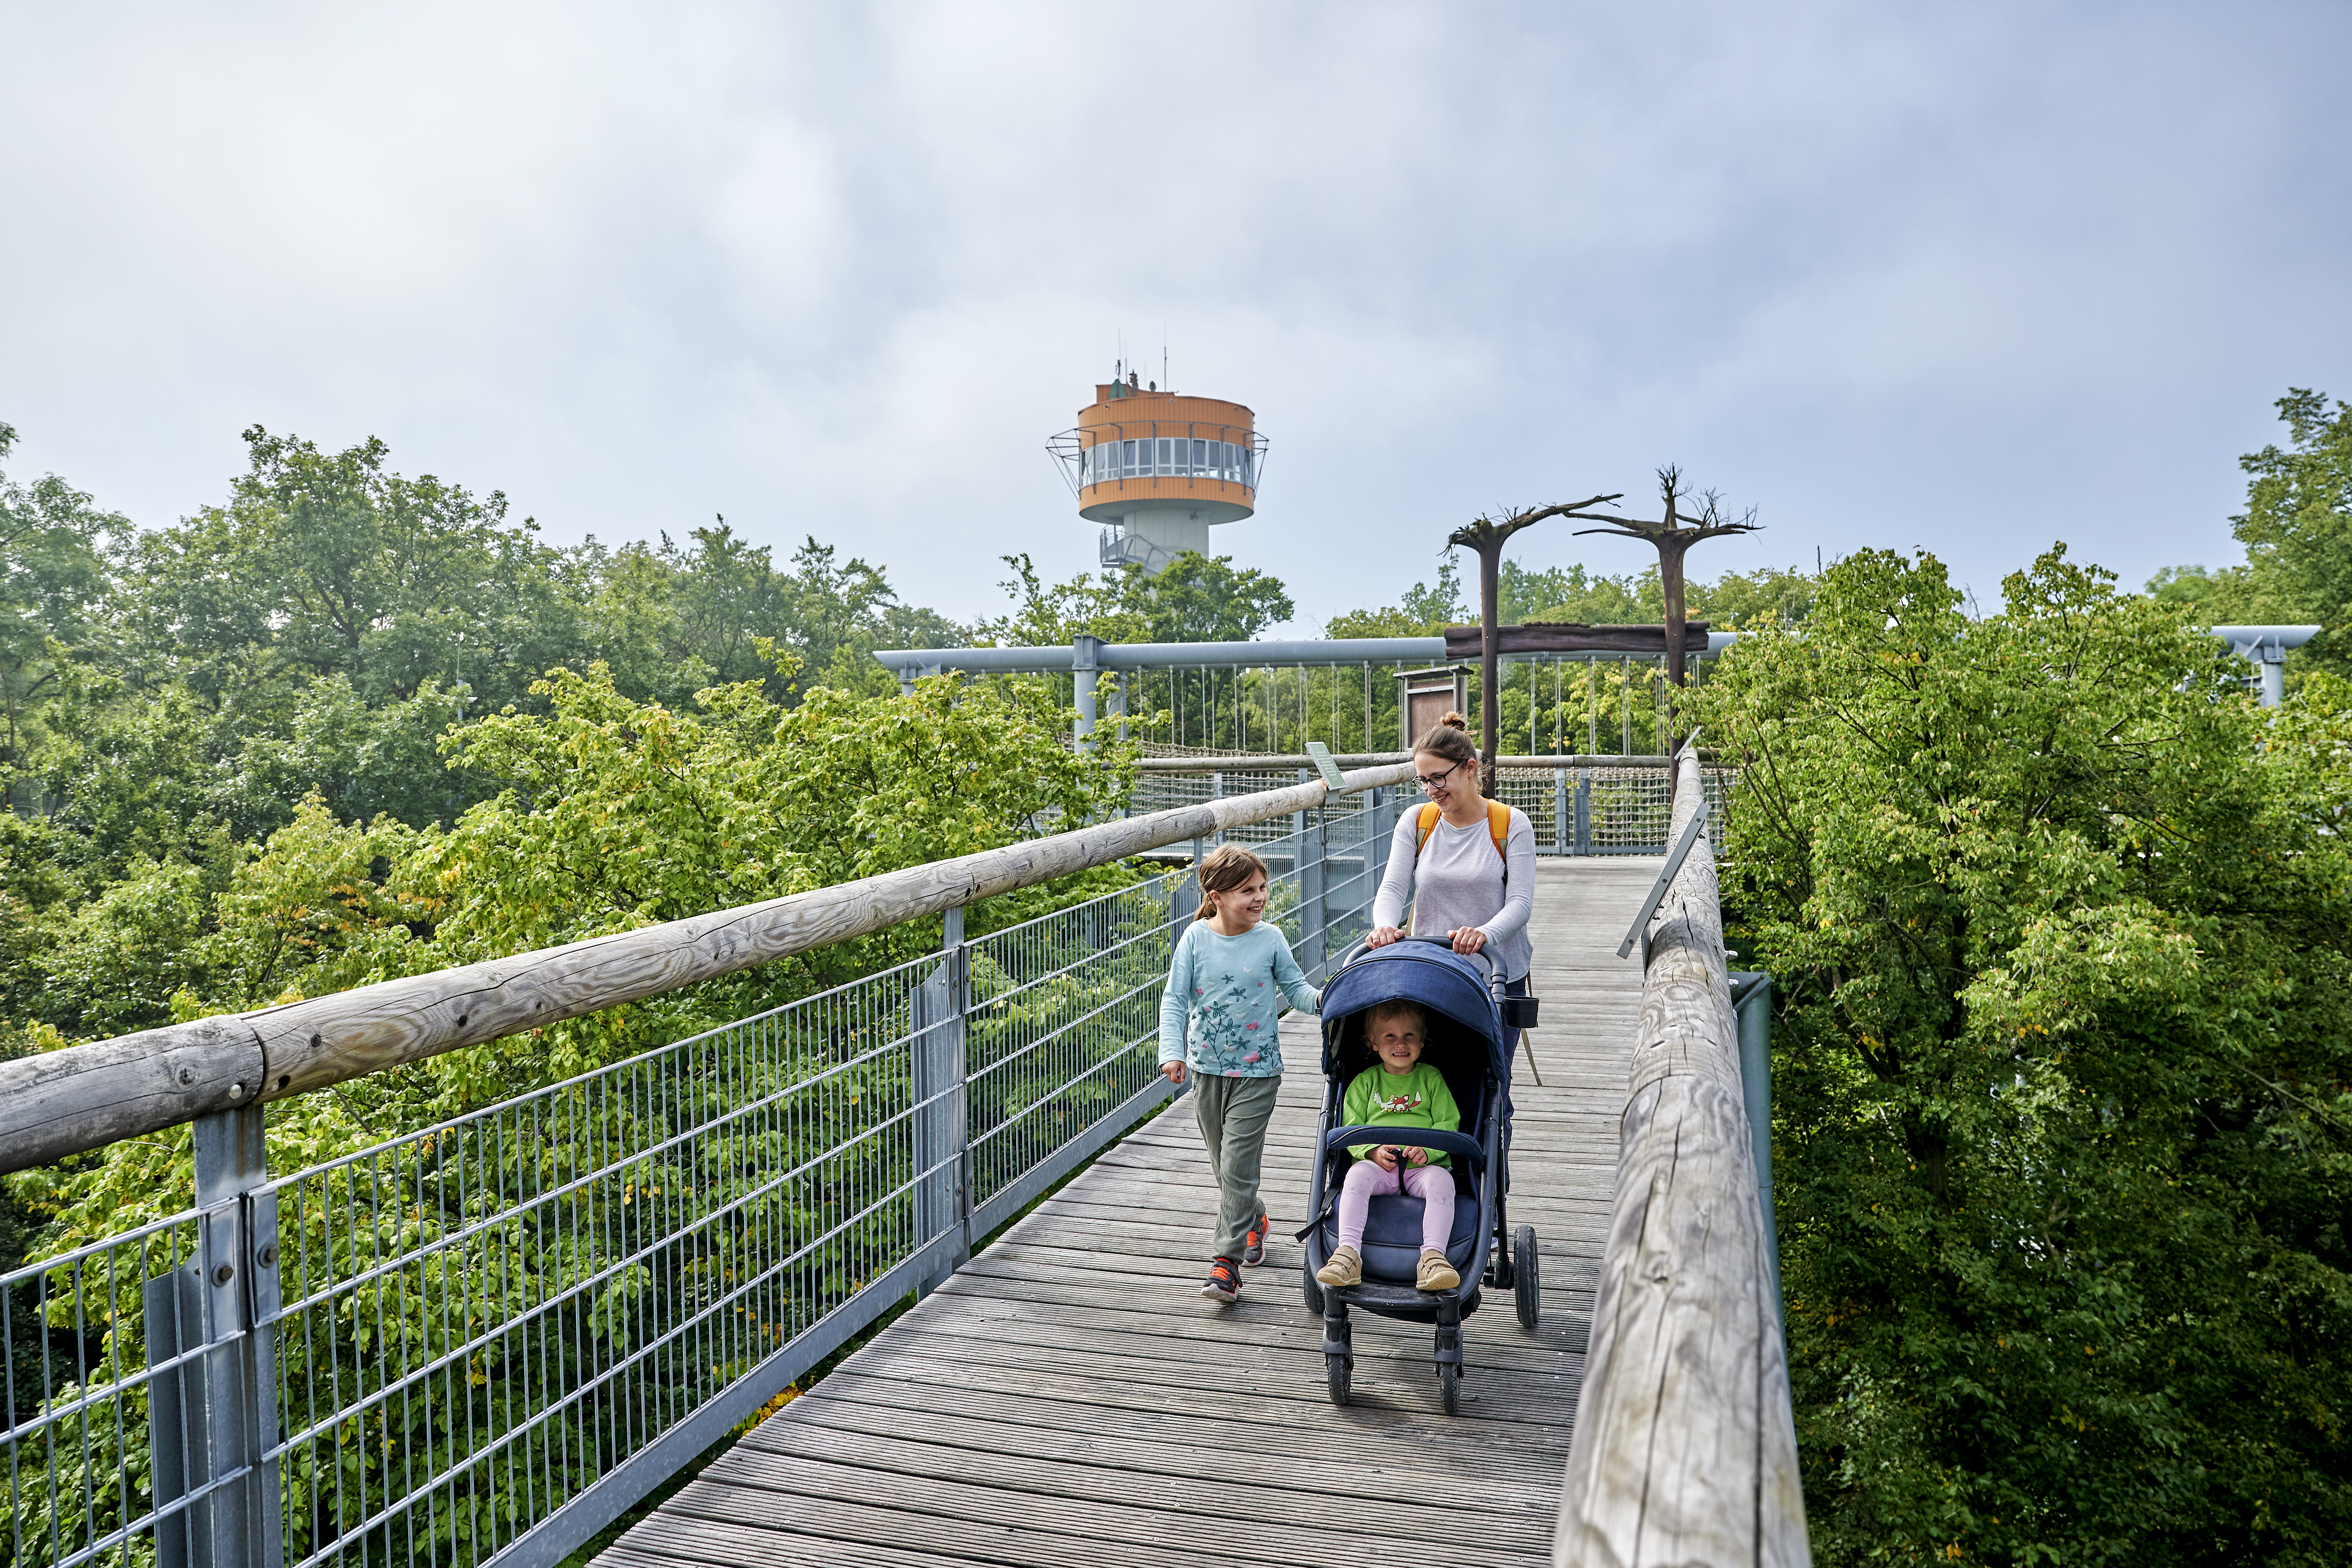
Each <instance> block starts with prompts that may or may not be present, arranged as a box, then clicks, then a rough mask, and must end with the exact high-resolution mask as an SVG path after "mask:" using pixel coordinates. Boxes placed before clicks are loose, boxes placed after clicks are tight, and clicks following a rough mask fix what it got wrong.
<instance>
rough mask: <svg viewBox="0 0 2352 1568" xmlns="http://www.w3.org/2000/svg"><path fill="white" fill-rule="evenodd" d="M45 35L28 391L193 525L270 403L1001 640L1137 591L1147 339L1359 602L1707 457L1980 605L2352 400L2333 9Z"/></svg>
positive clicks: (2, 172) (2199, 537)
mask: <svg viewBox="0 0 2352 1568" xmlns="http://www.w3.org/2000/svg"><path fill="white" fill-rule="evenodd" d="M0 26H4V27H5V29H6V32H5V40H0V41H5V47H0V139H5V145H6V146H7V147H9V148H10V149H11V150H12V153H13V155H12V156H11V157H10V158H8V159H7V160H5V163H0V214H5V223H6V225H7V232H8V236H9V241H10V242H9V243H8V244H6V245H5V246H0V289H5V299H6V300H7V301H8V309H7V310H5V312H0V418H5V419H7V420H9V421H10V422H11V423H13V424H15V425H16V426H18V427H19V429H20V430H21V431H22V432H23V435H24V444H23V447H22V448H21V450H20V452H19V455H18V466H19V468H28V469H37V468H54V469H56V470H58V471H60V472H63V473H66V474H68V476H69V477H71V478H72V479H75V480H76V481H77V482H78V483H80V484H82V485H84V486H85V487H87V488H89V489H93V490H95V491H97V492H98V493H99V494H100V497H101V499H102V500H105V501H107V502H108V504H110V505H114V506H119V507H121V508H123V509H124V510H128V511H130V512H131V514H132V515H133V516H134V517H137V518H138V519H140V520H141V521H144V522H147V523H150V524H155V523H161V522H165V521H170V520H171V519H173V518H174V517H177V516H179V515H182V514H184V513H185V512H187V511H189V510H193V509H194V508H195V507H197V506H200V505H203V504H205V503H206V502H209V501H211V500H216V499H218V497H219V496H220V495H221V494H222V493H223V492H224V490H225V489H226V479H228V477H229V475H230V474H232V473H233V472H235V471H236V468H239V467H240V466H241V452H240V450H239V448H238V446H237V442H236V432H237V431H238V430H239V429H241V428H242V427H243V426H246V425H247V424H249V423H252V422H255V421H260V422H262V423H264V424H267V425H268V426H271V427H272V428H275V429H286V430H293V431H297V432H299V433H301V434H304V435H307V436H310V437H313V438H315V439H318V440H320V441H322V442H328V443H336V444H341V443H346V442H350V441H355V440H358V439H360V438H362V437H365V436H367V435H370V434H376V435H381V436H383V437H384V438H385V439H387V440H388V441H389V442H390V443H391V444H392V446H393V448H394V460H395V462H396V463H398V464H399V465H400V466H401V467H402V468H405V469H408V470H410V471H425V470H429V471H433V472H436V473H438V474H441V475H442V476H443V477H445V478H451V479H458V480H461V481H463V482H465V483H467V484H468V485H470V486H472V487H474V488H476V489H493V488H499V489H505V490H507V491H508V492H509V495H510V496H511V497H512V498H513V499H514V501H515V504H516V506H517V507H518V509H519V510H523V511H528V512H531V513H534V514H536V515H537V516H538V517H539V518H540V520H541V523H542V525H543V527H544V528H545V529H546V531H547V533H548V535H549V536H550V537H551V538H555V539H566V538H577V537H580V536H582V535H584V534H587V533H591V532H593V533H595V534H598V535H600V536H601V537H603V538H604V539H606V540H614V539H618V538H626V537H638V536H644V535H647V534H650V533H651V532H653V531H656V530H659V529H668V530H669V531H672V532H673V533H676V532H678V531H682V530H683V529H685V528H688V527H690V526H692V525H694V524H695V523H698V522H700V521H707V520H708V518H709V515H710V514H711V513H712V512H714V511H724V512H725V513H726V514H727V516H728V518H729V520H730V521H731V522H734V523H736V524H737V525H738V526H739V527H741V528H743V529H745V530H746V531H749V532H751V533H752V534H753V535H754V536H756V537H759V538H761V539H764V540H768V541H770V542H774V543H776V544H778V545H779V546H781V547H784V548H789V547H790V546H791V545H793V544H794V543H796V542H798V540H799V538H800V537H801V536H802V535H803V534H804V533H814V534H816V535H818V536H819V537H820V538H822V539H824V540H827V541H829V542H835V543H838V544H840V545H842V546H844V547H845V549H847V550H849V551H852V552H857V553H861V554H865V555H866V556H868V557H869V558H871V559H876V560H878V561H880V562H882V563H886V564H887V566H888V567H889V569H890V572H891V574H892V577H893V580H894V581H895V582H896V583H898V584H899V585H900V587H901V589H902V590H903V591H904V592H905V594H906V595H908V597H909V598H911V599H914V600H917V601H919V602H928V603H932V604H936V605H940V607H942V608H945V609H948V610H950V611H951V612H953V613H958V614H963V615H972V614H978V613H982V612H985V611H988V610H990V609H992V608H993V607H994V600H995V590H994V587H993V584H994V583H995V581H996V579H997V577H998V576H999V575H1000V573H999V572H998V570H997V567H996V563H995V557H996V556H997V555H999V554H1003V553H1005V552H1012V551H1023V550H1025V551H1029V552H1033V553H1034V554H1035V555H1036V557H1037V558H1038V560H1039V562H1040V563H1041V565H1043V566H1044V567H1045V569H1047V570H1049V571H1052V572H1055V573H1057V574H1068V573H1073V572H1076V571H1078V570H1082V569H1086V568H1087V567H1089V566H1090V565H1091V564H1092V552H1093V539H1094V530H1093V529H1092V528H1091V527H1089V526H1088V525H1087V524H1085V523H1083V522H1081V521H1079V520H1078V519H1077V518H1076V515H1075V510H1074V508H1073V507H1072V505H1071V503H1070V500H1069V498H1068V495H1067V492H1066V489H1064V488H1063V486H1062V484H1061V481H1060V480H1059V479H1058V478H1057V477H1056V476H1055V473H1054V472H1053V469H1052V466H1051V464H1050V462H1049V461H1048V459H1047V458H1045V455H1044V452H1043V449H1042V448H1043V443H1044V441H1045V437H1047V436H1048V435H1050V434H1051V433H1052V432H1054V431H1055V430H1057V429H1061V428H1063V427H1065V426H1068V425H1069V424H1070V423H1072V422H1073V411H1074V410H1075V409H1076V407H1077V406H1078V405H1080V404H1081V403H1083V402H1084V401H1085V400H1086V399H1087V396H1088V395H1089V393H1088V389H1089V387H1090V386H1091V384H1093V383H1094V382H1095V381H1097V380H1098V379H1101V378H1102V377H1104V376H1106V375H1107V374H1108V372H1109V369H1110V363H1111V361H1112V359H1113V357H1114V356H1115V355H1117V354H1118V353H1119V352H1120V350H1121V348H1122V346H1123V347H1124V349H1125V351H1126V353H1128V355H1129V357H1130V358H1131V359H1132V360H1134V361H1135V362H1137V363H1139V364H1143V365H1147V366H1149V365H1152V364H1153V363H1155V362H1156V360H1157V356H1158V354H1159V353H1160V346H1161V342H1162V341H1163V335H1164V341H1165V342H1166V345H1167V352H1168V355H1169V361H1168V363H1169V365H1170V369H1171V374H1172V375H1173V377H1174V379H1175V380H1176V382H1177V383H1178V384H1181V385H1182V386H1185V387H1187V388H1188V389H1193V390H1199V391H1202V392H1207V393H1210V394H1213V395H1219V396H1224V397H1231V398H1234V399H1236V400H1238V401H1241V402H1244V403H1247V404H1249V405H1252V406H1253V407H1254V408H1255V409H1256V411H1257V413H1258V415H1259V417H1260V420H1261V424H1262V427H1263V428H1264V429H1265V430H1266V432H1267V433H1268V434H1269V435H1270V436H1271V437H1272V438H1273V441H1274V456H1273V460H1272V464H1271V467H1270V469H1269V477H1268V483H1267V485H1266V487H1265V492H1264V494H1263V496H1262V498H1261V500H1262V510H1261V511H1260V514H1259V516H1258V517H1256V518H1255V519H1252V520H1250V521H1246V522H1244V523H1240V524H1235V525H1233V526H1231V527H1228V528H1225V529H1222V530H1220V531H1219V546H1220V548H1222V549H1229V550H1231V551H1232V552H1234V554H1235V555H1237V556H1238V557H1239V558H1241V559H1242V560H1243V561H1244V562H1245V563H1250V564H1255V565H1261V566H1265V567H1266V568H1268V569H1270V570H1272V571H1275V572H1276V573H1277V574H1280V575H1282V576H1284V577H1285V578H1286V580H1288V581H1289V582H1290V583H1291V584H1292V586H1293V588H1294V591H1295V594H1296V596H1297V599H1298V601H1299V604H1300V606H1301V610H1302V613H1303V615H1305V616H1307V617H1310V618H1313V619H1320V618H1322V617H1325V616H1329V615H1331V614H1333V613H1336V612H1338V611H1339V610H1342V609H1345V608H1348V607H1350V606H1353V605H1360V604H1364V603H1369V602H1384V601H1387V600H1391V599H1393V597H1394V596H1395V595H1396V593H1397V592H1398V590H1399V589H1400V588H1402V586H1403V585H1404V584H1407V583H1409V582H1411V581H1412V580H1413V579H1414V578H1415V577H1417V576H1422V575H1425V574H1426V573H1427V572H1428V571H1429V570H1430V569H1431V567H1432V565H1433V557H1434V552H1435V549H1436V542H1437V541H1438V539H1440V538H1441V537H1442V535H1443V533H1444V531H1445V530H1446V529H1447V528H1449V527H1450V526H1452V525H1453V524H1454V522H1456V521H1460V520H1461V519H1462V518H1464V517H1465V516H1467V515H1470V514H1472V513H1475V512H1476V511H1478V510H1481V509H1483V508H1486V507H1488V506H1491V505H1495V504H1497V503H1501V502H1507V501H1514V500H1536V499H1539V498H1542V499H1548V498H1551V497H1554V496H1558V495H1566V494H1568V493H1570V492H1571V491H1573V492H1575V493H1579V494H1582V493H1589V492H1590V491H1591V490H1592V489H1628V490H1631V491H1633V492H1634V493H1635V494H1636V495H1638V494H1639V493H1640V492H1641V491H1642V490H1643V489H1645V488H1646V485H1647V482H1648V479H1647V476H1648V474H1649V472H1650V470H1651V469H1652V468H1654V467H1655V466H1657V465H1658V464H1660V463H1664V462H1669V461H1675V462H1680V463H1681V464H1682V465H1683V466H1684V467H1685V469H1686V470H1687V471H1689V472H1691V473H1692V474H1694V475H1695V476H1696V477H1697V478H1698V479H1700V481H1701V482H1702V483H1705V484H1709V485H1716V486H1719V487H1721V488H1722V489H1724V490H1725V491H1726V492H1727V495H1728V496H1729V497H1730V498H1732V499H1733V500H1736V501H1738V503H1739V504H1742V505H1745V504H1748V503H1750V502H1753V503H1755V504H1757V505H1759V507H1760V508H1761V509H1762V516H1763V520H1764V521H1766V522H1767V523H1768V524H1769V525H1770V526H1769V531H1767V532H1766V533H1764V534H1762V535H1759V536H1757V537H1756V538H1755V539H1753V540H1748V541H1737V542H1724V543H1722V544H1721V545H1718V546H1709V549H1710V550H1711V551H1715V552H1717V553H1716V555H1715V556H1714V558H1713V559H1712V560H1709V561H1706V562H1701V563H1697V565H1698V568H1699V569H1700V570H1702V571H1715V570H1721V569H1724V568H1727V567H1731V566H1740V565H1747V564H1752V563H1757V562H1761V561H1784V562H1785V561H1795V560H1803V559H1806V558H1808V557H1810V556H1811V553H1812V552H1813V550H1814V549H1815V548H1816V547H1820V548H1822V549H1823V550H1824V551H1825V552H1829V553H1837V552H1842V551H1844V550H1850V549H1853V548H1856V547H1858V546H1861V545H1864V544H1869V543H1885V544H1891V545H1897V546H1902V547H1909V546H1912V545H1926V546H1928V547H1932V548H1935V549H1937V551H1938V552H1940V553H1943V554H1945V555H1946V556H1947V558H1948V559H1949V560H1951V561H1952V562H1953V563H1954V564H1955V567H1956V569H1957V571H1958V574H1959V575H1960V576H1961V577H1963V578H1964V579H1966V580H1969V581H1972V582H1973V583H1975V584H1976V585H1977V586H1978V587H1979V591H1980V592H1985V593H1990V590H1991V588H1992V585H1993V584H1994V583H1995V582H1996V581H1997V579H1998V577H1999V575H2000V573H2001V572H2003V571H2005V570H2008V569H2010V568H2012V567H2014V566H2015V565H2017V564H2019V563H2022V562H2023V561H2024V560H2026V559H2027V558H2029V557H2030V556H2031V554H2032V553H2033V552H2034V551H2036V550H2038V549H2039V548H2040V547H2042V545H2043V544H2046V543H2047V542H2049V541H2050V540H2051V539H2053V538H2062V537H2063V538H2066V539H2068V540H2070V541H2072V542H2074V544H2075V546H2076V548H2077V552H2078V553H2081V554H2086V555H2089V556H2091V557H2093V558H2096V559H2104V560H2106V561H2107V562H2109V563H2111V564H2114V565H2116V566H2117V567H2119V568H2121V569H2122V570H2124V572H2125V574H2126V577H2127V579H2130V580H2135V581H2136V580H2137V578H2138V577H2140V576H2144V575H2145V574H2147V572H2148V571H2151V570H2153V569H2154V568H2155V567H2156V566H2158V565H2161V564H2164V563H2168V562H2173V561H2179V560H2218V559H2221V558H2223V557H2224V556H2226V555H2227V554H2228V553H2230V545H2229V542H2228V538H2227V530H2226V517H2227V515H2228V513H2229V512H2230V511H2231V510H2233V509H2234V504H2235V501H2236V500H2237V497H2238V495H2239V493H2240V488H2239V487H2240V479H2239V477H2238V475H2237V473H2236V470H2235V464H2234V458H2235V457H2236V455H2237V454H2238V453H2239V452H2241V451H2243V450H2246V449H2249V448H2250V447H2252V446H2256V445H2259V444H2261V442H2263V440H2266V439H2268V438H2269V437H2270V432H2271V426H2270V421H2269V411H2268V402H2269V400H2270V399H2271V398H2273V397H2275V396H2276V395H2278V394H2279V393H2281V392H2283V391H2284V389H2285V387H2286V386H2287V385H2288V384H2317V385H2321V386H2330V387H2334V388H2336V390H2338V391H2343V390H2345V389H2346V388H2347V387H2352V376H2347V374H2344V373H2345V372H2346V370H2347V358H2352V353H2347V350H2352V311H2347V305H2346V303H2345V296H2344V291H2343V289H2341V286H2340V278H2338V277H2337V276H2336V273H2337V271H2338V269H2339V268H2340V263H2339V262H2337V261H2336V258H2340V257H2341V256H2342V255H2343V254H2344V253H2345V251H2346V248H2347V247H2346V243H2345V242H2346V240H2347V227H2352V220H2347V217H2346V216H2345V215H2346V214H2347V213H2352V201H2347V195H2352V192H2347V189H2346V184H2347V178H2346V174H2345V169H2344V166H2343V162H2342V160H2341V159H2340V157H2338V156H2336V154H2335V153H2334V152H2333V151H2332V149H2333V148H2334V147H2335V145H2336V137H2335V133H2334V129H2333V125H2332V121H2330V120H2329V118H2328V115H2329V110H2328V109H2327V105H2328V104H2329V103H2330V102H2331V101H2332V97H2333V94H2334V90H2335V84H2334V81H2333V74H2334V73H2333V68H2332V64H2331V62H2334V61H2337V60H2340V59H2341V58H2345V57H2346V54H2347V46H2352V23H2347V19H2346V17H2345V16H2344V14H2343V13H2342V12H2341V11H2340V10H2339V9H2337V8H2335V7H2330V6H2326V5H2299V6H2298V5H2284V6H2272V7H2264V8H2248V9H2243V10H2237V11H2228V12H2220V11H2213V10H2210V8H2204V7H2189V6H2179V7H2165V6H2153V7H2151V6H2133V7H2108V8H2098V7H2087V8H2074V9H2071V10H2069V11H2066V12H2063V13H2061V12H2052V11H2050V10H2048V9H2047V8H2042V7H2031V6H2024V5H1991V6H1980V7H1971V8H1969V9H1968V10H1966V11H1964V12H1953V13H1948V14H1935V13H1926V12H1919V11H1917V10H1916V9H1912V10H1889V9H1887V8H1885V7H1878V6H1864V5H1834V4H1832V5H1816V6H1810V7H1793V8H1791V7H1782V8H1775V9H1774V10H1772V11H1771V12H1769V13H1767V12H1762V11H1759V10H1757V9H1755V8H1753V7H1742V6H1732V5H1692V6H1685V7H1677V8H1664V9H1662V8H1656V7H1653V8H1648V9H1646V10H1638V11H1636V10H1627V9H1625V8H1622V7H1602V6H1586V7H1558V6H1549V5H1543V6H1538V5H1486V6H1480V7H1475V8H1474V7H1432V6H1425V5H1352V6H1344V7H1342V6H1328V5H1295V6H1278V7H1267V6H1255V7H1244V6H1229V5H1206V6H1201V7H1193V8H1190V9H1188V10H1187V11H1186V12H1184V13H1183V14H1182V15H1181V16H1168V15H1166V14H1162V13H1153V12H1148V11H1139V10H1130V11H1117V10H1108V11H1107V10H1104V9H1102V8H1099V7H1095V8H1088V7H1081V6H1077V5H1032V6H1025V7H1019V8H1013V7H981V6H966V5H944V4H942V5H884V6H876V7H856V8H838V9H836V8H829V7H801V8H782V9H777V8H772V7H755V6H724V5H718V6H709V7H697V8H694V9H692V10H691V11H688V12H682V13H677V14H675V15H656V14H651V13H646V12H644V11H641V10H635V9H622V8H604V9H589V8H581V7H552V6H536V7H533V6H519V7H507V8H499V9H495V10H492V9H488V8H481V7H468V8H457V7H445V8H439V9H436V8H432V7H423V8H404V9H402V10H401V11H399V12H396V13H383V14H377V15H359V14H344V13H331V12H319V11H315V10H306V9H296V8H269V7H252V8H235V7H231V8H227V9H214V10H208V11H206V12H205V13H204V14H202V15H198V14H194V13H187V12H184V11H182V10H179V9H174V8H162V7H159V8H155V9H152V10H150V11H147V12H144V13H140V12H114V11H110V12H106V13H102V14H101V13H93V12H87V11H73V10H65V11H58V10H54V9H53V10H48V11H38V12H36V11H29V10H23V9H20V10H18V11H17V12H16V13H13V14H12V15H11V16H9V18H8V19H7V20H5V22H0ZM1147 374H1148V373H1147ZM1528 555H1529V556H1530V557H1531V558H1534V559H1536V560H1538V561H1540V562H1549V561H1559V560H1569V559H1575V558H1578V557H1579V556H1582V557H1584V558H1587V559H1590V560H1591V562H1592V563H1593V564H1595V565H1596V566H1599V567H1601V568H1603V569H1609V570H1627V569H1632V568H1633V567H1634V566H1636V565H1638V564H1639V562H1638V561H1637V560H1636V559H1635V554H1634V552H1633V551H1632V550H1631V549H1630V547H1628V548H1627V549H1625V550H1622V551H1615V552H1612V547H1611V546H1610V545H1609V543H1608V542H1595V541H1576V542H1570V541H1568V540H1566V539H1565V538H1563V539H1560V540H1559V541H1550V540H1536V541H1533V542H1530V544H1529V546H1528Z"/></svg>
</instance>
